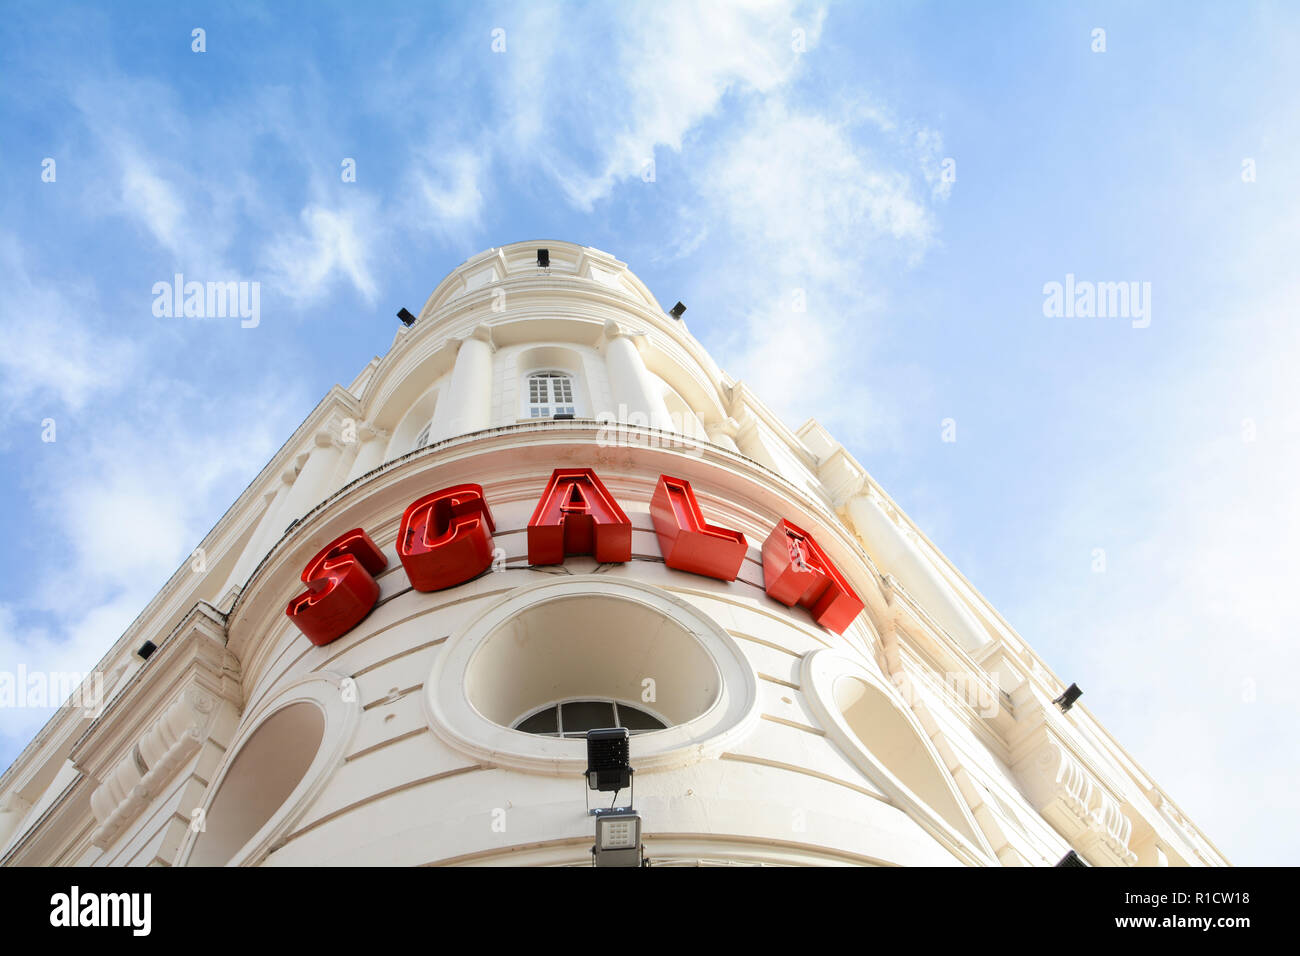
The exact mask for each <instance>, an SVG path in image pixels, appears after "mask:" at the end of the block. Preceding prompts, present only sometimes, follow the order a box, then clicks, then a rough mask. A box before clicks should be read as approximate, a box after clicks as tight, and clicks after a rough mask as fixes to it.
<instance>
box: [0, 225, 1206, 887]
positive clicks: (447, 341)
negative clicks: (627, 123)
mask: <svg viewBox="0 0 1300 956" xmlns="http://www.w3.org/2000/svg"><path fill="white" fill-rule="evenodd" d="M539 248H544V249H546V250H547V252H548V254H549V260H548V262H547V264H546V265H545V266H543V265H541V264H540V259H539V256H538V250H539ZM556 481H559V484H558V485H557V484H556ZM566 481H567V482H568V483H567V484H566V483H565V482H566ZM467 488H468V489H470V490H468V491H466V490H465V489H467ZM457 489H460V491H457ZM473 489H477V490H473ZM448 491H449V494H445V495H443V496H442V497H440V498H437V500H436V501H435V500H433V499H432V498H430V496H431V495H434V496H435V497H437V496H436V495H435V493H439V492H448ZM421 501H424V502H425V505H424V511H423V512H420V513H416V514H414V515H413V514H412V509H413V508H414V510H415V512H419V508H417V507H415V505H416V503H418V502H421ZM439 502H442V503H441V504H440V503H439ZM439 508H442V510H441V511H439V510H438V509H439ZM548 509H550V510H549V511H548ZM692 509H695V510H694V512H692ZM421 515H423V516H424V517H423V519H422V518H421ZM548 515H549V517H548ZM701 519H702V522H701ZM421 520H427V521H428V525H427V528H426V527H425V526H423V525H420V521H421ZM530 526H531V527H530ZM413 528H414V529H416V530H419V529H420V528H423V529H424V530H425V531H426V532H427V535H426V538H427V541H429V542H432V544H431V545H430V547H433V548H434V550H436V548H437V547H443V551H442V552H440V553H441V554H442V555H443V558H444V559H445V560H442V563H441V564H436V562H435V564H436V567H433V569H432V570H431V571H429V572H428V576H427V577H425V578H422V577H421V575H423V574H425V570H427V568H428V566H424V565H419V564H418V561H419V560H421V559H420V558H418V557H413V555H414V553H415V552H416V551H418V550H419V547H418V546H417V545H414V544H412V542H413V541H417V539H418V538H419V536H418V535H417V534H416V531H415V530H412V529H413ZM547 528H549V529H550V530H549V532H548V531H547V530H546V529H547ZM349 532H361V533H363V534H362V537H364V542H362V544H359V545H357V546H356V547H353V546H352V545H348V547H347V548H345V549H344V550H345V551H347V553H348V554H351V555H352V557H351V558H348V559H347V560H346V561H345V562H344V563H345V564H348V562H350V564H348V568H347V574H348V575H355V576H356V577H355V581H361V582H362V583H363V584H364V585H365V586H366V587H369V586H370V585H368V584H365V582H368V581H370V580H373V581H374V586H375V589H376V591H377V597H376V596H375V595H373V594H371V595H369V596H368V595H367V594H366V593H363V589H355V588H352V585H351V584H349V583H348V582H349V581H353V580H354V579H353V578H347V580H344V578H345V577H346V575H344V576H343V577H338V580H332V581H331V583H329V584H328V585H324V586H323V585H322V581H323V578H321V577H320V574H319V573H318V574H317V575H316V576H315V577H313V573H312V569H311V568H309V567H308V565H309V564H311V563H312V562H313V559H314V558H318V557H320V556H321V554H322V552H323V551H328V549H330V548H331V546H334V552H332V553H333V554H334V558H330V559H329V560H335V561H336V563H337V560H336V559H338V558H339V555H341V554H342V553H343V552H342V551H339V545H338V542H339V541H340V540H342V539H344V538H346V536H347V535H348V533H349ZM620 532H621V533H622V537H621V538H620V537H619V533H620ZM629 532H630V533H629ZM679 532H680V533H679ZM548 534H549V535H550V536H549V537H547V535H548ZM438 535H442V537H441V538H440V539H439V540H438V541H433V539H434V538H435V537H437V536H438ZM741 535H743V539H742V538H741ZM354 537H355V536H354ZM349 540H352V539H349ZM355 540H357V541H361V538H355ZM419 540H425V539H419ZM449 542H452V543H449ZM455 542H459V543H460V544H465V545H466V548H465V550H463V551H454V547H459V544H455ZM366 543H373V546H374V548H375V549H376V552H375V554H374V555H372V556H370V557H366V556H365V554H364V553H363V551H364V547H365V546H367V544H366ZM426 543H427V542H426ZM358 548H360V549H362V550H358ZM348 549H351V550H348ZM449 555H450V556H451V557H450V558H448V556H449ZM326 557H328V555H326ZM328 563H329V561H326V562H325V564H322V563H321V562H320V561H317V562H315V565H314V566H315V568H316V571H317V572H320V569H321V568H322V567H326V566H327V565H328ZM723 565H725V567H723ZM361 566H366V568H365V570H364V571H362V570H358V569H359V568H360V567H361ZM422 569H425V570H422ZM320 573H323V572H320ZM330 573H334V572H330ZM339 574H340V575H341V574H342V572H339ZM440 574H441V575H442V576H441V577H439V575H440ZM448 574H450V577H448V576H447V575H448ZM729 575H730V577H729ZM327 576H328V575H327ZM337 576H338V575H336V577H337ZM421 581H424V584H423V585H421V588H420V589H417V587H416V586H415V585H416V584H420V583H421ZM305 582H314V583H305ZM322 586H323V587H324V590H321V588H322ZM330 589H335V590H337V592H338V593H334V591H331V590H330ZM327 592H328V593H329V594H331V595H332V596H331V597H330V600H331V601H333V600H335V599H336V598H337V599H338V601H339V602H340V603H339V604H338V607H337V608H336V607H334V606H333V605H330V608H331V610H329V613H326V612H325V610H322V609H323V608H325V603H324V598H322V603H321V604H320V605H319V607H318V606H317V605H316V604H315V603H314V602H315V598H314V597H307V596H308V595H311V594H319V595H325V594H326V593H327ZM300 595H301V596H302V597H303V600H302V602H301V603H300V605H295V604H294V602H296V601H299V600H300V597H299V596H300ZM340 595H344V596H340ZM345 597H346V600H345ZM348 602H350V603H348ZM295 606H299V607H300V610H301V613H300V614H296V615H295V614H290V613H287V612H286V608H290V609H292V608H293V607H295ZM338 608H342V611H339V610H338ZM336 612H337V613H336ZM340 614H342V615H343V616H342V617H340V616H339V615H340ZM348 614H351V616H350V617H349V616H347V615H348ZM312 615H318V617H317V618H314V619H313V621H314V623H312V622H311V621H309V620H308V619H309V618H310V617H311V616H312ZM319 615H324V616H323V617H322V616H319ZM331 615H332V616H331ZM355 618H359V619H355ZM309 625H310V626H309ZM313 627H314V628H316V633H315V634H314V635H313V638H312V639H309V637H308V632H310V631H312V629H313ZM1064 690H1065V684H1064V683H1063V682H1062V681H1061V680H1059V679H1058V678H1057V677H1056V676H1054V675H1053V674H1052V672H1051V671H1050V670H1049V669H1048V668H1047V667H1046V666H1045V665H1044V664H1043V662H1042V661H1041V660H1040V659H1039V658H1038V657H1037V656H1036V655H1035V654H1034V652H1033V651H1032V650H1031V649H1030V647H1029V646H1028V645H1027V644H1026V643H1025V641H1024V640H1023V639H1021V637H1020V636H1019V635H1017V634H1016V632H1015V631H1014V630H1013V629H1012V628H1011V627H1010V626H1009V625H1008V624H1007V623H1006V622H1005V621H1004V620H1003V619H1002V618H1001V616H1000V615H999V614H998V613H997V611H996V610H995V609H994V608H993V607H991V606H990V605H989V603H988V602H987V601H985V600H984V599H983V598H982V597H981V596H980V594H979V593H978V592H977V591H976V590H975V589H974V588H973V587H972V586H971V585H970V583H969V582H968V581H966V580H965V578H963V577H962V575H961V574H960V573H959V572H958V571H957V569H956V568H954V567H953V566H952V565H951V564H950V563H949V562H948V561H947V560H946V559H945V558H944V557H943V555H942V554H940V553H939V551H938V550H937V549H936V548H935V547H934V546H933V545H932V544H931V543H930V542H929V541H928V540H927V539H926V537H925V535H924V534H923V533H922V532H921V531H920V530H919V529H917V528H916V527H915V526H914V525H913V524H912V523H911V521H910V520H909V519H908V518H907V516H906V515H904V514H903V513H902V511H901V510H900V509H899V508H898V507H897V506H896V505H895V504H894V503H893V501H891V500H890V498H889V496H888V495H887V494H886V493H885V492H884V491H883V490H882V489H881V488H880V487H879V486H878V485H877V484H876V483H875V482H874V481H873V479H872V478H871V476H870V475H869V474H868V473H867V471H866V469H865V468H864V467H863V466H862V465H861V464H860V463H858V462H857V461H856V460H855V459H854V458H853V457H852V456H851V455H850V454H849V453H848V452H847V451H846V450H845V449H844V447H843V446H842V445H840V444H839V443H838V442H836V441H835V439H834V438H832V437H831V436H830V435H829V434H827V432H826V431H825V430H824V429H823V428H822V427H821V426H819V425H818V424H817V423H816V422H815V421H809V422H807V423H806V424H804V425H803V426H802V427H801V428H799V429H798V431H791V430H790V429H789V428H788V427H786V426H785V425H784V424H782V423H781V422H780V421H779V420H778V419H777V418H776V417H775V416H774V415H773V414H772V413H771V412H770V411H769V410H768V409H767V408H766V406H764V404H763V403H762V401H760V399H759V398H758V397H757V396H755V395H754V394H753V393H752V392H750V390H749V389H748V388H746V386H745V385H744V384H743V383H742V382H739V381H736V380H734V379H732V378H731V377H729V376H728V375H726V374H725V373H724V372H723V371H722V370H721V369H719V367H718V366H717V365H716V364H715V363H714V361H713V360H712V359H711V358H710V356H709V355H708V354H707V353H706V352H705V351H704V350H703V349H702V348H701V347H700V345H699V343H698V342H696V341H695V339H694V338H693V337H692V336H691V335H690V334H689V332H688V331H687V328H686V325H685V323H684V322H683V321H681V320H680V318H676V317H674V316H672V315H670V314H667V313H665V311H664V310H663V309H662V308H661V307H660V306H659V305H658V303H657V302H656V301H655V299H654V297H653V296H652V295H651V294H650V292H649V291H648V290H647V289H646V287H645V286H644V285H643V284H642V283H641V281H640V280H638V279H637V278H636V277H635V276H634V275H633V274H632V273H631V272H630V271H629V270H628V269H627V267H626V266H625V265H624V263H622V262H620V261H618V260H617V259H615V258H614V257H612V256H610V255H608V254H606V253H603V252H600V251H597V250H595V249H591V248H584V247H581V246H577V245H573V244H569V243H563V242H554V241H550V242H531V243H517V244H514V245H508V246H504V247H502V248H499V249H492V250H489V251H488V252H485V253H482V254H480V255H478V256H475V257H474V258H472V259H470V260H468V261H466V262H465V263H463V264H462V265H461V266H460V267H459V268H457V269H456V270H455V271H454V272H452V273H451V274H450V275H449V276H447V278H445V279H444V280H443V281H442V283H441V284H440V285H439V286H438V287H437V289H436V290H435V291H434V292H433V294H432V295H431V296H430V297H429V300H428V301H427V302H426V303H425V305H424V307H423V309H422V310H421V311H420V313H419V315H418V317H417V320H416V321H415V322H414V324H412V325H411V326H409V327H404V328H401V329H399V331H398V334H397V336H396V338H395V340H394V342H393V345H392V347H391V349H390V350H389V351H388V353H387V354H386V355H385V356H384V357H383V358H376V359H374V360H372V361H371V362H370V363H369V364H368V365H367V366H366V367H365V369H363V370H362V372H361V374H360V375H359V376H357V378H356V379H355V380H354V381H353V382H352V383H351V385H349V386H348V387H347V388H341V387H335V388H334V389H333V390H331V391H330V393H329V394H328V395H326V396H325V397H324V399H322V400H321V402H320V403H319V405H318V406H317V407H316V409H315V410H314V411H313V412H312V413H311V415H310V416H308V418H307V420H306V421H304V422H303V424H302V425H301V426H300V427H299V428H298V430H297V431H296V432H295V433H294V435H293V436H292V437H291V438H290V439H289V441H288V442H287V443H286V444H285V445H284V446H283V447H282V448H281V449H280V451H279V452H278V453H277V454H276V456H275V457H274V458H273V459H272V460H271V461H270V462H269V463H268V464H267V465H266V467H265V468H264V469H263V471H262V472H261V474H259V475H258V477H257V479H256V480H255V481H254V482H253V483H252V484H251V485H250V486H249V487H248V489H246V490H245V492H244V493H243V494H242V495H241V496H240V498H239V500H238V501H237V502H235V504H234V505H233V506H232V507H231V509H230V510H229V511H228V512H227V513H226V515H225V516H224V517H223V518H222V519H221V520H220V521H219V522H218V523H217V525H216V527H214V528H213V529H212V531H211V532H210V533H209V534H208V535H207V537H206V538H205V539H204V540H203V542H202V545H201V547H200V549H198V550H197V551H196V552H195V556H194V557H193V558H192V559H191V560H190V561H189V562H187V564H186V565H184V566H183V567H181V568H180V569H179V570H178V571H177V572H176V573H175V574H174V575H173V577H172V578H171V580H170V581H169V582H168V583H167V585H166V586H165V587H164V588H163V590H162V591H161V592H160V593H159V594H158V595H157V596H156V597H155V598H154V600H153V601H152V602H151V603H150V605H149V606H148V607H147V608H145V609H144V611H143V612H142V613H141V615H140V616H139V618H138V619H137V620H136V621H135V622H134V623H133V625H132V626H131V628H130V629H129V630H128V631H127V633H126V634H124V635H123V636H122V637H121V638H120V639H119V640H118V641H117V643H116V644H115V645H114V647H113V648H112V650H111V651H109V653H108V654H107V655H106V656H105V658H104V660H103V661H102V663H101V665H100V667H99V669H98V671H97V672H96V674H95V675H92V678H88V679H87V681H86V683H85V684H84V685H83V687H82V688H80V689H79V694H78V695H74V696H75V697H77V698H78V699H77V700H76V701H74V702H73V703H70V704H69V705H68V706H65V707H63V708H62V709H60V710H59V711H58V712H57V713H56V715H55V716H54V717H53V718H52V719H51V720H50V722H49V723H48V724H47V726H46V727H45V728H44V729H43V730H42V732H41V733H40V734H39V735H38V736H37V738H36V739H35V740H33V741H32V742H31V744H30V745H29V746H28V747H27V748H26V750H25V751H24V752H23V753H22V754H21V755H20V756H19V758H18V759H17V760H16V761H15V763H14V764H13V765H12V766H11V767H9V769H8V770H7V771H6V772H5V774H4V775H3V777H2V778H0V861H2V862H3V863H4V864H6V865H74V864H76V865H93V866H150V865H156V866H211V865H244V866H258V865H263V866H275V865H304V864H306V865H338V864H369V865H423V864H440V865H446V864H465V865H502V864H505V865H589V864H590V863H591V860H592V855H591V849H592V844H593V834H594V827H593V821H592V817H591V816H589V815H588V813H587V803H588V799H589V798H592V799H593V800H594V799H595V798H608V795H607V794H606V795H601V794H589V793H588V791H587V790H586V787H585V782H584V777H583V771H584V769H585V767H586V743H585V741H584V740H583V739H582V734H583V732H584V731H585V730H586V729H590V728H593V727H602V726H612V725H621V726H625V727H627V728H629V731H630V733H631V735H632V736H631V764H632V766H633V768H634V769H635V771H636V773H635V777H634V780H635V806H636V809H637V810H638V812H639V813H640V815H641V818H642V826H643V844H644V853H645V856H646V858H647V859H649V860H650V861H651V865H656V866H659V865H715V864H716V865H764V864H768V865H771V864H776V865H786V864H802V865H868V864H876V865H925V866H930V865H939V866H942V865H968V866H995V865H1006V866H1050V865H1055V864H1057V863H1058V862H1059V861H1061V860H1062V859H1063V858H1065V857H1067V856H1068V855H1069V854H1070V853H1071V851H1073V852H1074V853H1075V854H1076V855H1077V857H1078V858H1080V859H1082V860H1084V861H1086V862H1087V863H1089V864H1092V865H1098V866H1165V865H1172V866H1182V865H1193V866H1201V865H1208V866H1222V865H1226V862H1227V861H1226V860H1225V859H1224V857H1223V856H1222V855H1221V854H1220V853H1219V852H1218V851H1217V850H1216V849H1215V848H1214V846H1213V844H1212V843H1211V842H1210V841H1209V840H1208V839H1207V838H1206V837H1205V836H1204V835H1203V834H1202V833H1201V832H1200V830H1198V829H1197V828H1196V826H1195V825H1194V824H1192V823H1191V822H1190V821H1189V820H1188V819H1187V818H1186V817H1185V816H1184V815H1183V814H1182V813H1181V811H1180V810H1179V809H1178V807H1177V806H1176V805H1175V804H1174V803H1173V802H1172V801H1171V800H1170V799H1169V798H1168V797H1167V796H1166V795H1165V794H1164V792H1163V791H1162V790H1161V789H1160V788H1159V786H1158V785H1157V784H1156V783H1155V782H1154V781H1153V780H1152V779H1151V778H1150V777H1148V776H1147V775H1146V774H1145V773H1144V772H1143V770H1142V769H1141V768H1140V767H1139V766H1138V765H1137V764H1136V763H1135V762H1134V761H1133V760H1132V759H1131V758H1130V757H1129V755H1128V754H1127V753H1125V751H1124V750H1123V749H1122V748H1121V747H1120V746H1119V744H1118V743H1116V741H1115V740H1114V739H1113V738H1112V737H1111V736H1110V735H1109V734H1108V733H1107V732H1106V730H1105V729H1104V728H1103V727H1102V726H1101V725H1100V724H1099V723H1098V722H1097V721H1096V720H1095V719H1093V717H1092V716H1091V715H1090V714H1089V713H1088V711H1087V708H1086V707H1085V706H1084V705H1082V704H1075V705H1074V706H1072V707H1069V706H1065V707H1063V706H1062V705H1061V704H1057V703H1054V701H1057V700H1058V699H1059V698H1060V697H1061V695H1062V693H1063V691H1064ZM622 799H623V802H626V799H627V798H626V797H623V798H622Z"/></svg>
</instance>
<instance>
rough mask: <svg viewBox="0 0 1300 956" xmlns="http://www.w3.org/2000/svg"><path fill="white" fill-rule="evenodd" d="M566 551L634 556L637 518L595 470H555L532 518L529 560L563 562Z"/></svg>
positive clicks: (615, 558) (613, 558) (608, 558)
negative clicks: (630, 517)
mask: <svg viewBox="0 0 1300 956" xmlns="http://www.w3.org/2000/svg"><path fill="white" fill-rule="evenodd" d="M566 554H591V555H595V557H596V560H597V561H600V562H601V563H602V564H603V563H612V562H621V561H630V560H632V522H631V521H629V520H628V518H627V515H625V514H624V513H623V509H622V508H620V507H619V506H618V502H617V501H615V500H614V496H613V495H611V494H610V493H609V489H608V488H606V487H605V486H604V485H603V484H602V483H601V481H600V479H599V478H597V477H596V473H595V472H594V471H592V470H591V469H590V468H557V469H555V471H553V472H552V473H551V480H550V481H549V482H548V483H547V485H546V491H544V492H542V500H541V501H539V502H537V510H536V511H534V512H533V516H532V518H531V519H529V522H528V563H529V564H560V563H562V562H563V561H564V556H565V555H566Z"/></svg>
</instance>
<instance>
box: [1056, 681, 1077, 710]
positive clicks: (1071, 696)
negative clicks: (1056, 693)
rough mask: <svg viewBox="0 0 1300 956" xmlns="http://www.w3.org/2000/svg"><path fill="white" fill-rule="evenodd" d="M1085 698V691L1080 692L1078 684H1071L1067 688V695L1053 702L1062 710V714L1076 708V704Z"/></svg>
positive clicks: (1062, 695) (1064, 694)
mask: <svg viewBox="0 0 1300 956" xmlns="http://www.w3.org/2000/svg"><path fill="white" fill-rule="evenodd" d="M1082 696H1083V691H1081V690H1079V685H1078V684H1071V685H1070V686H1069V687H1067V688H1065V693H1063V694H1061V696H1060V697H1058V698H1056V700H1054V701H1052V703H1053V704H1055V705H1056V706H1057V707H1060V708H1061V713H1065V712H1066V711H1068V710H1069V709H1070V708H1071V707H1073V706H1074V702H1075V701H1076V700H1078V699H1079V698H1080V697H1082Z"/></svg>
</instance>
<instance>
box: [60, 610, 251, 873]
mask: <svg viewBox="0 0 1300 956" xmlns="http://www.w3.org/2000/svg"><path fill="white" fill-rule="evenodd" d="M223 702H224V703H225V704H226V705H227V707H228V708H230V709H232V710H233V712H235V713H238V712H239V710H240V709H242V706H243V696H242V689H241V687H240V669H239V662H238V661H237V660H236V659H235V657H234V656H233V655H232V654H231V653H230V652H229V651H228V650H227V648H226V643H225V626H224V623H223V622H222V621H221V620H220V618H219V617H218V616H217V614H216V612H215V611H213V610H212V609H211V608H209V607H207V606H206V605H203V604H199V605H196V606H195V607H194V608H193V609H192V610H191V612H190V614H189V615H188V616H187V618H186V620H185V621H184V622H183V629H182V630H181V631H180V632H178V633H175V634H173V635H172V637H171V638H170V639H169V640H167V641H165V642H164V643H163V644H162V645H161V646H160V647H159V648H158V650H157V651H155V652H154V656H153V657H151V658H150V660H149V663H148V665H147V666H146V667H145V668H144V669H143V670H141V672H140V673H139V674H137V675H136V678H135V679H134V680H133V681H132V683H131V684H130V685H129V686H128V687H127V688H126V690H124V691H123V692H122V693H121V694H119V695H118V696H117V697H116V698H115V699H114V700H113V702H112V703H111V704H110V705H109V706H108V708H106V709H105V711H104V713H103V714H102V715H100V717H99V718H98V719H97V720H95V721H94V722H93V723H92V724H91V727H90V729H89V730H87V731H86V733H85V734H83V735H82V737H81V739H79V740H78V741H77V742H76V744H75V745H74V746H73V748H72V752H71V754H70V759H71V760H72V761H73V763H74V765H75V766H76V767H77V769H78V770H80V771H81V772H82V773H83V774H85V775H86V776H87V777H88V778H89V779H90V780H92V781H99V782H100V783H99V786H98V787H97V788H96V789H95V790H94V792H93V793H92V794H91V798H90V803H91V809H92V811H93V812H94V815H95V818H96V821H97V822H98V824H99V826H98V827H97V829H96V831H95V833H94V834H93V836H92V841H91V842H92V843H93V844H94V845H95V846H99V847H105V846H108V845H109V844H111V843H112V842H113V840H114V839H115V838H116V836H117V835H118V834H119V833H120V832H122V830H123V828H124V827H126V826H127V825H128V824H129V823H130V822H131V821H132V820H134V819H135V818H136V816H138V815H139V813H140V812H141V811H142V810H143V809H144V808H145V807H147V806H148V804H149V802H150V801H151V800H152V798H153V797H154V796H155V795H156V794H157V793H158V792H159V791H160V790H161V789H162V787H163V786H164V784H166V783H167V781H168V780H170V779H171V778H172V777H173V776H174V775H175V773H176V771H177V770H178V769H179V768H180V767H181V766H182V765H183V764H184V763H185V762H186V761H187V760H188V759H189V758H190V757H192V756H193V755H194V754H195V753H197V752H198V749H199V748H200V747H201V745H202V743H203V741H204V739H206V737H207V734H208V731H209V729H210V727H211V725H212V723H213V721H214V720H216V719H217V717H218V715H219V713H221V710H222V704H223Z"/></svg>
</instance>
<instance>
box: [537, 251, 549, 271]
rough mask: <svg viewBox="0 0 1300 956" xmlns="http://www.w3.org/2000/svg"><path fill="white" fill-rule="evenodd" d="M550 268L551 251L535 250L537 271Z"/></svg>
mask: <svg viewBox="0 0 1300 956" xmlns="http://www.w3.org/2000/svg"><path fill="white" fill-rule="evenodd" d="M550 267H551V250H550V249H538V250H537V268H539V269H549V268H550Z"/></svg>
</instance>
